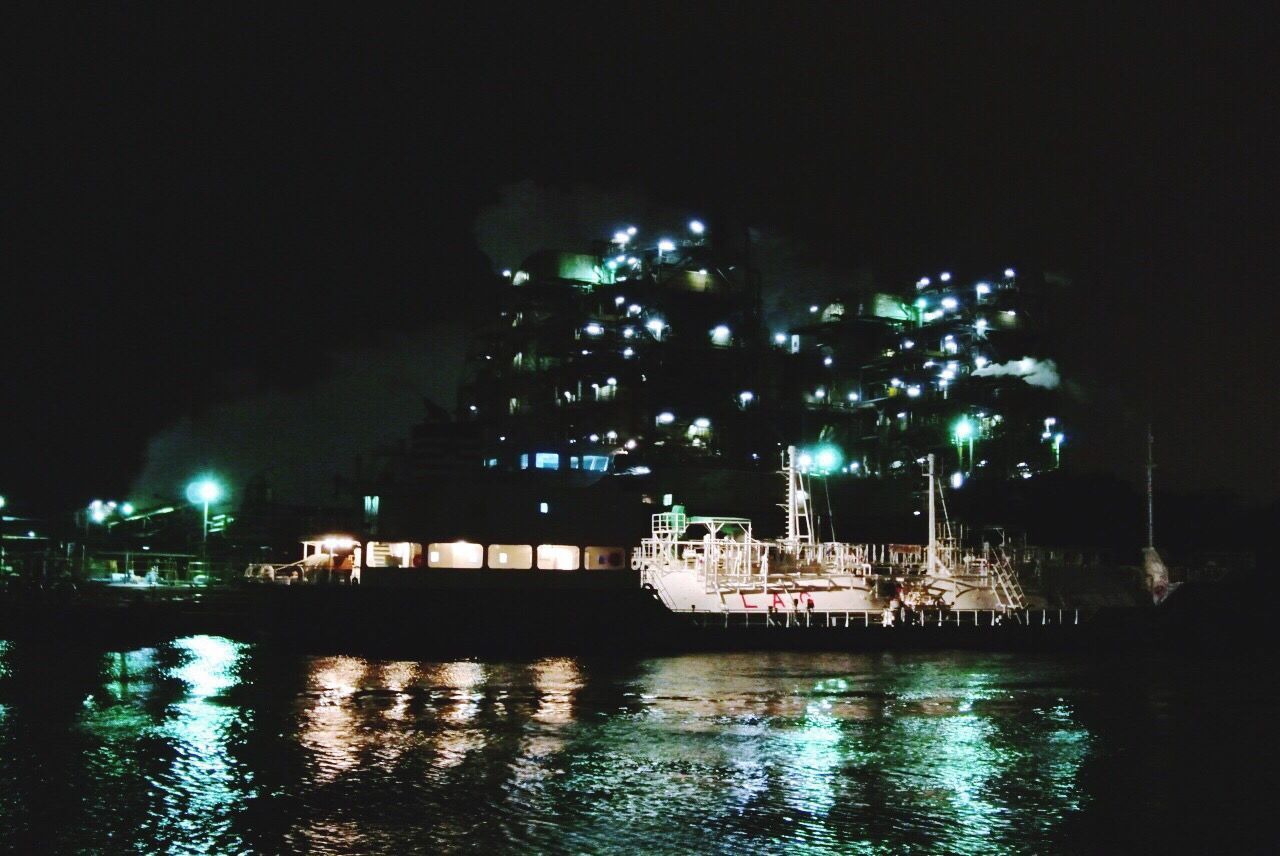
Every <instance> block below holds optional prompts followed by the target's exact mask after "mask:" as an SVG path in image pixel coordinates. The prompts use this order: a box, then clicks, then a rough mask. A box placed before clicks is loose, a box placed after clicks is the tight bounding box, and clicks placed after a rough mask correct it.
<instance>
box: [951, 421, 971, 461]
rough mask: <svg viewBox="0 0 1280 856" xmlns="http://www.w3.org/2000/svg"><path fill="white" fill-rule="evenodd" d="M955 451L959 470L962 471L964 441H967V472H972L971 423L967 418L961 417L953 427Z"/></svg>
mask: <svg viewBox="0 0 1280 856" xmlns="http://www.w3.org/2000/svg"><path fill="white" fill-rule="evenodd" d="M954 434H955V438H956V450H957V451H958V452H959V455H960V468H961V469H964V441H965V440H968V441H969V471H970V472H972V470H973V423H972V422H970V421H969V418H968V417H967V416H965V417H961V418H960V421H959V422H957V423H956V426H955V431H954Z"/></svg>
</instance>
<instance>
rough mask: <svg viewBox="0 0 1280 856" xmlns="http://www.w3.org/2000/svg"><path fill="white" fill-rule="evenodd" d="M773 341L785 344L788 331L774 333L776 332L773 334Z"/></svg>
mask: <svg viewBox="0 0 1280 856" xmlns="http://www.w3.org/2000/svg"><path fill="white" fill-rule="evenodd" d="M773 341H774V342H776V343H777V344H779V345H785V344H786V343H787V334H786V333H774V334H773Z"/></svg>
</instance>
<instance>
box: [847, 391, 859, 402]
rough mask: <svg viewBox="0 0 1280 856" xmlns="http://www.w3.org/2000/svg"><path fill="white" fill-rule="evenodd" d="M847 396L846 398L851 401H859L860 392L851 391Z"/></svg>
mask: <svg viewBox="0 0 1280 856" xmlns="http://www.w3.org/2000/svg"><path fill="white" fill-rule="evenodd" d="M845 397H846V398H848V399H849V400H850V401H857V400H858V393H856V392H851V393H849V394H848V395H847V396H845Z"/></svg>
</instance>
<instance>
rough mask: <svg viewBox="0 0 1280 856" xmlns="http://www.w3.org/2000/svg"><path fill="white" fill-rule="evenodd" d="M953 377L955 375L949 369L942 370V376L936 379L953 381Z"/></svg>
mask: <svg viewBox="0 0 1280 856" xmlns="http://www.w3.org/2000/svg"><path fill="white" fill-rule="evenodd" d="M955 376H956V373H955V372H954V371H952V370H951V369H943V370H942V374H940V375H938V377H940V378H942V379H943V380H953V379H954V378H955Z"/></svg>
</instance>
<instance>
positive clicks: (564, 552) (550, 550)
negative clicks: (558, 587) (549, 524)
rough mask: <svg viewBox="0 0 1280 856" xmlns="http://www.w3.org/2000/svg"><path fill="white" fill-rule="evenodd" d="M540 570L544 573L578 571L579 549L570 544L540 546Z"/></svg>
mask: <svg viewBox="0 0 1280 856" xmlns="http://www.w3.org/2000/svg"><path fill="white" fill-rule="evenodd" d="M538 569H539V570H543V571H576V570H578V548H577V547H574V546H572V545H569V544H539V545H538Z"/></svg>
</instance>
